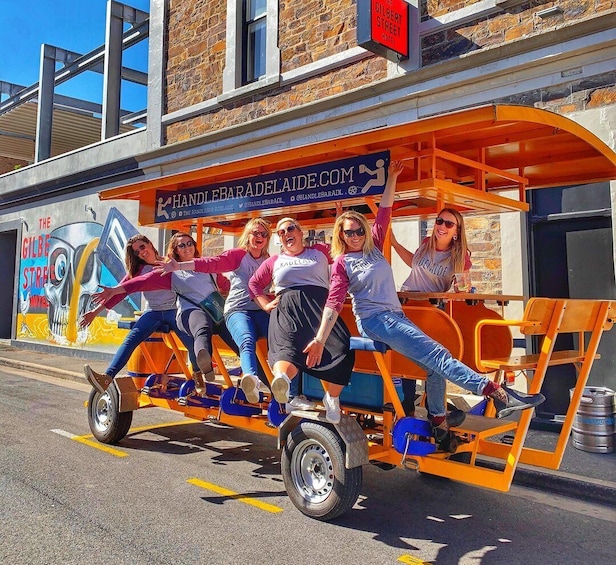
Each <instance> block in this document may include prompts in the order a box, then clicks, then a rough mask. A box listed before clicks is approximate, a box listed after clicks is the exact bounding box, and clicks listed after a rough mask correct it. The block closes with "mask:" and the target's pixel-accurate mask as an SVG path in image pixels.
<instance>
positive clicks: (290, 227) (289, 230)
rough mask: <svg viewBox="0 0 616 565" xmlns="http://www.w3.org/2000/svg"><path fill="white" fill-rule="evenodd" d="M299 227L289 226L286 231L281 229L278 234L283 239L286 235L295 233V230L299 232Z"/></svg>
mask: <svg viewBox="0 0 616 565" xmlns="http://www.w3.org/2000/svg"><path fill="white" fill-rule="evenodd" d="M298 229H299V227H298V226H296V225H295V224H289V225H288V226H287V227H286V229H285V228H281V229H279V230H278V231H277V232H276V233H277V234H278V235H279V237H282V236H283V235H284V234H285V233H291V232H294V231H295V230H298Z"/></svg>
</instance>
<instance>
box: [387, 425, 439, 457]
mask: <svg viewBox="0 0 616 565" xmlns="http://www.w3.org/2000/svg"><path fill="white" fill-rule="evenodd" d="M420 437H425V438H430V437H432V426H431V425H430V422H427V421H426V420H420V419H419V418H400V419H399V420H398V421H397V422H396V425H395V426H394V431H393V446H394V449H395V450H396V451H397V452H398V453H402V454H404V455H428V454H430V453H434V452H436V450H437V446H436V444H434V443H432V442H431V441H429V440H428V439H426V440H422V439H419V438H420Z"/></svg>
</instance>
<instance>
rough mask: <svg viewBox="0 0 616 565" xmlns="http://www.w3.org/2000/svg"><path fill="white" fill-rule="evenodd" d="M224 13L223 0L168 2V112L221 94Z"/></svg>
mask: <svg viewBox="0 0 616 565" xmlns="http://www.w3.org/2000/svg"><path fill="white" fill-rule="evenodd" d="M226 12H227V3H226V0H207V2H204V1H203V0H170V1H169V11H168V16H167V17H168V21H167V72H166V73H165V77H166V85H165V86H166V101H167V104H166V111H167V112H173V111H175V110H178V109H180V108H186V107H188V106H191V105H193V104H197V103H199V102H202V101H203V100H208V99H210V98H213V97H215V96H217V95H219V94H220V93H221V92H222V73H223V70H224V68H225V34H226V25H227V24H226ZM195 133H198V132H195ZM175 141H177V139H176V140H175Z"/></svg>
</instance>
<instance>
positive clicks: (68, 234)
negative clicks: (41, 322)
mask: <svg viewBox="0 0 616 565" xmlns="http://www.w3.org/2000/svg"><path fill="white" fill-rule="evenodd" d="M102 230H103V228H102V226H101V225H100V224H98V223H95V222H78V223H74V224H67V225H65V226H62V227H60V228H57V229H55V230H54V231H52V232H51V234H50V236H49V255H48V259H47V263H48V273H49V279H48V281H47V282H46V283H45V296H46V297H47V300H48V302H49V309H48V310H47V319H48V323H49V331H50V333H51V337H52V339H53V341H55V342H56V343H60V344H63V345H65V344H68V343H69V342H70V341H71V340H69V339H68V338H67V328H68V323H69V319H71V320H73V321H74V323H75V325H76V327H75V328H72V329H74V330H75V332H71V333H73V334H74V335H75V334H76V335H77V343H83V342H84V341H85V339H86V337H87V330H81V329H79V327H78V324H79V318H80V316H81V315H82V314H83V313H84V312H86V311H87V310H88V309H89V306H90V300H91V296H92V294H94V293H95V292H96V290H97V288H98V285H99V283H100V276H101V262H100V260H99V258H98V255H97V254H96V253H94V252H92V253H89V254H88V256H85V255H84V251H85V249H86V246H87V245H88V243H89V242H90V241H92V239H94V238H97V237H99V236H100V234H101V232H102ZM82 261H83V262H85V263H84V267H85V268H84V269H83V275H82V276H81V280H79V281H77V280H76V273H77V270H78V268H79V266H80V264H81V262H82ZM74 292H79V299H78V301H77V303H76V304H77V312H76V315H74V316H69V314H70V308H71V299H72V297H73V293H74Z"/></svg>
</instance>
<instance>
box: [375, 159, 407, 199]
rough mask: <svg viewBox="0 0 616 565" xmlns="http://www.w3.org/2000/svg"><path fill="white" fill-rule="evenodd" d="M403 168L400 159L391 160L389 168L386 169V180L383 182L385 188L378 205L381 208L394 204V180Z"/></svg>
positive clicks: (395, 180) (396, 179)
mask: <svg viewBox="0 0 616 565" xmlns="http://www.w3.org/2000/svg"><path fill="white" fill-rule="evenodd" d="M403 169H404V165H403V164H402V161H391V162H390V163H389V168H388V169H387V182H386V183H385V190H384V191H383V196H382V198H381V202H380V204H379V206H381V207H383V208H391V207H392V206H393V204H394V195H395V194H396V182H397V181H398V176H400V173H401V172H402V170H403Z"/></svg>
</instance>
